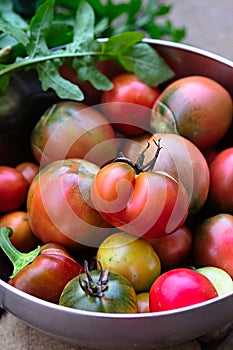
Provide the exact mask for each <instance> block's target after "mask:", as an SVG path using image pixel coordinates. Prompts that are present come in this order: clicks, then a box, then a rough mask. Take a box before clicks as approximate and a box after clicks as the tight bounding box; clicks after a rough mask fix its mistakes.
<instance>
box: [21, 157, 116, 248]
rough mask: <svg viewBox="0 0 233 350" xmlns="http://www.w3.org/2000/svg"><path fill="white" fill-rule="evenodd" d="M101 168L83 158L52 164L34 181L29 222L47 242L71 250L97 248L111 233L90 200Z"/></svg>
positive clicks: (29, 200) (30, 190)
mask: <svg viewBox="0 0 233 350" xmlns="http://www.w3.org/2000/svg"><path fill="white" fill-rule="evenodd" d="M98 170H99V167H98V166H97V165H95V164H92V163H91V162H88V161H86V160H84V159H66V160H60V161H59V160H58V161H56V162H53V163H50V164H49V165H47V167H45V168H44V169H43V170H42V171H41V172H40V175H39V176H37V177H36V178H35V179H34V181H33V182H32V184H31V186H30V188H29V192H28V198H27V209H28V218H29V223H30V226H31V228H32V231H33V233H34V234H35V235H36V236H37V237H38V238H39V239H40V240H41V241H42V242H44V243H48V242H54V243H59V244H61V245H63V246H64V247H67V248H69V249H73V250H75V249H80V248H83V247H84V246H89V247H97V246H98V245H99V244H100V242H101V241H102V240H103V239H104V238H105V237H106V235H107V234H108V232H109V230H110V225H109V224H107V223H106V222H105V221H104V219H103V218H102V217H101V216H100V215H99V213H98V212H97V211H96V210H95V209H94V208H93V206H92V203H91V200H90V186H91V183H92V181H93V177H94V176H95V174H96V173H97V171H98Z"/></svg>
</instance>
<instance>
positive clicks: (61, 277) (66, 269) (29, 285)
mask: <svg viewBox="0 0 233 350" xmlns="http://www.w3.org/2000/svg"><path fill="white" fill-rule="evenodd" d="M11 233H12V230H11V229H10V228H8V227H5V226H4V227H2V228H0V246H1V248H2V249H3V251H4V252H5V253H6V254H7V256H8V257H9V259H10V260H11V262H12V263H13V266H14V270H13V273H12V275H11V276H10V279H9V281H8V283H9V284H10V285H12V286H13V287H15V288H17V289H19V290H22V291H24V292H26V293H28V294H30V295H33V296H35V297H38V298H41V299H43V300H46V301H50V302H52V303H58V301H59V297H60V295H61V293H62V290H63V288H64V287H65V285H66V284H67V282H68V281H69V280H71V279H72V278H74V277H75V276H78V275H79V274H80V273H82V272H83V267H82V266H81V265H80V264H79V263H77V262H76V261H75V260H74V259H73V258H72V256H71V255H70V254H69V253H68V251H67V250H66V249H65V248H64V247H62V246H61V245H59V244H55V243H48V244H45V245H43V246H42V247H37V248H36V249H34V250H33V251H31V252H28V253H21V252H19V251H18V250H17V249H16V248H14V247H13V245H12V244H11V243H10V240H9V235H10V234H11Z"/></svg>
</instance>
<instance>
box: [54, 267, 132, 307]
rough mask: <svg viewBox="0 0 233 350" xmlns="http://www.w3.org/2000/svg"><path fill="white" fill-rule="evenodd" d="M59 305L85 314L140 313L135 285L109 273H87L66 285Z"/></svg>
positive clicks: (99, 271) (113, 273)
mask: <svg viewBox="0 0 233 350" xmlns="http://www.w3.org/2000/svg"><path fill="white" fill-rule="evenodd" d="M59 304H60V305H62V306H67V307H71V308H74V309H79V310H85V311H95V312H96V311H98V312H110V313H135V312H137V296H136V293H135V290H134V288H133V286H132V284H131V283H130V282H129V281H128V280H127V279H126V278H124V277H123V276H121V275H120V274H118V273H116V272H112V271H107V270H105V271H102V270H92V271H89V270H87V269H85V273H83V274H81V275H79V277H77V278H76V277H75V278H74V279H72V280H71V281H70V282H68V283H67V285H66V286H65V288H64V290H63V292H62V294H61V297H60V300H59Z"/></svg>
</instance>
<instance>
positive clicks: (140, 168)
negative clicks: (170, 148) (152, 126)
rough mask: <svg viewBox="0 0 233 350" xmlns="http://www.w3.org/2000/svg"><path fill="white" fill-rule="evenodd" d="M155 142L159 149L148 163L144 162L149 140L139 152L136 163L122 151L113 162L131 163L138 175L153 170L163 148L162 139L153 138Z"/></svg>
mask: <svg viewBox="0 0 233 350" xmlns="http://www.w3.org/2000/svg"><path fill="white" fill-rule="evenodd" d="M153 142H154V144H155V145H156V147H157V150H156V152H155V155H154V157H153V158H152V159H151V160H150V161H149V162H147V163H146V164H144V161H145V152H146V151H147V150H148V149H149V147H150V142H147V145H146V147H145V149H144V150H143V151H142V152H141V153H139V155H138V157H137V160H136V162H135V163H133V162H132V160H131V159H129V158H127V157H125V156H124V154H123V153H122V152H121V153H120V155H119V157H117V158H115V159H114V160H113V161H112V163H116V162H120V163H126V164H128V165H130V166H131V167H132V168H133V169H134V170H135V173H136V174H137V175H138V174H140V173H141V172H145V171H152V170H153V168H154V165H155V163H156V160H157V158H158V156H159V153H160V150H161V148H162V147H161V146H160V139H158V141H155V140H153Z"/></svg>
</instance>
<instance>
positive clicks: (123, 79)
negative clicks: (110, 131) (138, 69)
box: [101, 73, 160, 136]
mask: <svg viewBox="0 0 233 350" xmlns="http://www.w3.org/2000/svg"><path fill="white" fill-rule="evenodd" d="M112 83H113V89H111V90H107V91H104V92H103V95H102V99H101V102H102V104H103V105H102V109H103V113H104V114H105V115H106V117H107V118H108V119H109V120H110V122H111V123H113V125H114V127H115V128H116V129H117V130H118V131H120V132H121V133H123V134H125V135H131V136H135V135H139V134H142V133H144V132H145V131H148V130H149V129H150V123H149V122H150V114H151V108H152V106H153V104H154V103H155V101H156V99H157V97H158V96H159V94H160V92H159V90H158V89H157V88H155V87H151V86H148V85H147V84H145V83H143V82H142V81H141V80H140V79H139V78H138V77H137V76H136V75H134V74H131V73H124V74H120V75H118V76H116V77H114V78H113V79H112Z"/></svg>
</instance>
